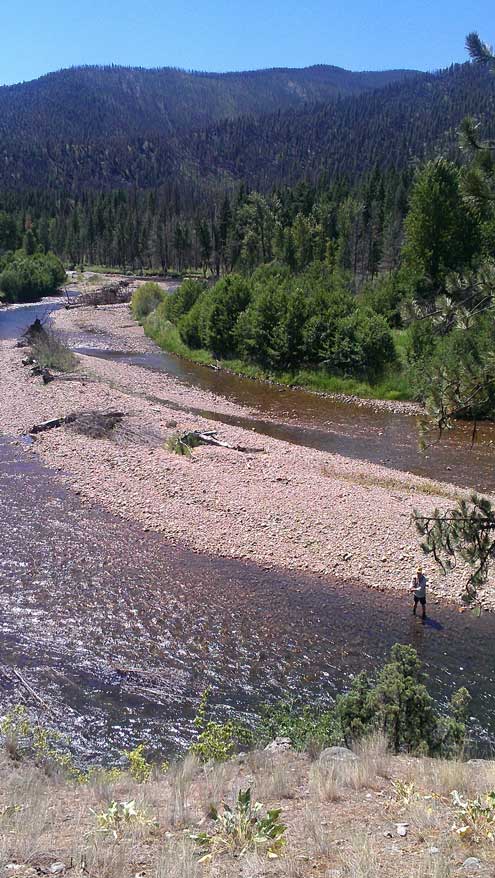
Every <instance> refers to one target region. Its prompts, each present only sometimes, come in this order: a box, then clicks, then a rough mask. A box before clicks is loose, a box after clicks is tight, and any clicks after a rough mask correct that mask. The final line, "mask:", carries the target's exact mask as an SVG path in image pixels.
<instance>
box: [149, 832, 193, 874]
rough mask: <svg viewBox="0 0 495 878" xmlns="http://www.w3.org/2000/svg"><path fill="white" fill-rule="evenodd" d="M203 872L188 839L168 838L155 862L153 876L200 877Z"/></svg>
mask: <svg viewBox="0 0 495 878" xmlns="http://www.w3.org/2000/svg"><path fill="white" fill-rule="evenodd" d="M202 874H203V870H202V867H201V865H200V864H199V863H198V858H197V856H196V855H195V850H194V845H193V843H192V842H191V841H189V839H187V838H181V839H169V840H168V841H167V842H166V844H165V846H164V847H163V850H162V851H161V853H160V856H159V858H158V862H157V864H156V870H155V873H154V875H155V878H200V876H201V875H202Z"/></svg>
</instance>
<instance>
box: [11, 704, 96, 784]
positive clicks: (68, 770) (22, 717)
mask: <svg viewBox="0 0 495 878" xmlns="http://www.w3.org/2000/svg"><path fill="white" fill-rule="evenodd" d="M0 732H1V734H2V735H3V738H4V742H3V743H4V747H5V749H6V750H7V752H8V753H9V754H10V756H11V757H12V758H13V759H15V760H16V761H21V760H23V759H32V760H33V761H34V762H35V764H36V765H38V766H39V767H40V768H43V769H44V770H45V771H46V772H47V774H56V773H61V774H63V775H64V776H65V777H67V779H69V780H73V781H76V782H82V781H84V780H85V774H84V772H82V771H81V770H80V769H79V768H78V767H77V766H76V764H75V762H74V759H73V756H72V754H71V752H70V750H69V746H68V741H67V739H66V738H65V737H64V736H63V735H61V734H60V733H59V732H57V731H56V730H55V729H50V728H47V727H45V726H42V725H40V723H38V722H33V721H32V720H31V718H30V716H29V714H28V712H27V709H26V707H25V706H24V705H23V704H17V705H16V706H15V707H13V708H12V709H11V710H10V711H9V712H8V713H7V714H6V715H5V717H4V719H3V721H2V723H1V725H0Z"/></svg>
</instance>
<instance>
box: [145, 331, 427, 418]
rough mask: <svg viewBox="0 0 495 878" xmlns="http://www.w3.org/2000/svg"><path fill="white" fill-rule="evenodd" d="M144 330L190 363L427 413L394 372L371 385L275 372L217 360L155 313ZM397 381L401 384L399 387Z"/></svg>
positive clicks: (328, 395) (341, 398) (373, 405)
mask: <svg viewBox="0 0 495 878" xmlns="http://www.w3.org/2000/svg"><path fill="white" fill-rule="evenodd" d="M144 330H145V333H146V335H148V336H149V337H150V338H151V339H152V340H153V341H154V342H156V343H157V344H158V345H159V346H160V347H161V348H162V349H163V350H165V351H167V352H168V353H171V354H176V355H177V356H179V357H182V358H183V359H185V360H189V361H190V362H191V363H197V364H199V365H201V366H210V367H211V368H213V369H222V370H223V371H224V372H226V373H230V374H233V375H241V376H244V377H246V378H251V379H254V380H256V381H262V382H264V383H267V384H272V385H277V386H279V387H290V388H291V389H294V390H305V391H309V392H311V393H314V394H315V395H317V396H320V397H322V398H326V399H335V400H339V401H340V402H345V403H349V402H351V403H353V404H354V405H360V406H368V407H370V408H372V409H374V410H378V409H385V410H387V411H392V412H402V413H405V414H411V415H424V414H425V410H424V408H423V407H422V406H421V405H420V404H419V403H417V402H414V401H412V400H411V399H410V397H411V392H410V389H409V388H408V387H407V384H406V382H405V380H403V379H402V380H401V379H400V377H397V376H391V377H389V378H383V379H382V381H381V382H379V383H377V384H375V385H371V384H369V383H368V382H366V381H358V380H357V379H353V378H338V377H336V376H332V375H325V374H323V373H322V372H321V371H320V372H318V371H316V370H315V371H309V370H299V371H298V372H295V373H289V372H277V373H276V374H274V375H272V374H269V373H267V372H265V371H264V370H263V369H261V368H260V367H259V366H254V365H253V364H252V363H247V362H245V361H243V360H232V359H230V360H218V359H217V358H216V357H214V356H213V355H212V354H210V352H209V351H206V350H194V349H193V348H190V347H188V346H187V345H186V344H185V343H184V342H183V341H182V339H181V337H180V335H179V332H178V330H177V328H176V327H175V326H174V325H173V324H172V323H169V324H168V326H167V327H166V329H164V328H163V326H162V325H161V324H160V323H159V324H158V325H156V326H155V324H154V320H153V314H150V316H149V317H148V319H147V320H145V322H144ZM398 385H401V386H400V388H398Z"/></svg>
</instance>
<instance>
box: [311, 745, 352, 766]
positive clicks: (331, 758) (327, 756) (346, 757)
mask: <svg viewBox="0 0 495 878" xmlns="http://www.w3.org/2000/svg"><path fill="white" fill-rule="evenodd" d="M357 761H358V757H357V756H356V754H355V753H353V752H352V750H349V749H348V747H326V748H325V750H322V751H321V753H320V762H357Z"/></svg>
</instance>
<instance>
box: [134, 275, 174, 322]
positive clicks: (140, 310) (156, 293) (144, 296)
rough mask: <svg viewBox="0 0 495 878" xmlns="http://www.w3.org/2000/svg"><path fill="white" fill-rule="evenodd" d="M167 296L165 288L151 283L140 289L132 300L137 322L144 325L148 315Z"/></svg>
mask: <svg viewBox="0 0 495 878" xmlns="http://www.w3.org/2000/svg"><path fill="white" fill-rule="evenodd" d="M166 296H167V293H166V292H165V290H164V289H163V287H161V286H160V285H159V284H157V283H152V282H151V281H148V282H147V283H145V284H143V285H142V286H140V287H138V288H137V290H136V291H135V292H134V293H133V296H132V299H131V310H132V313H133V315H134V317H135V318H136V320H138V321H139V323H142V322H143V320H145V319H146V317H147V316H148V314H151V312H152V311H154V310H155V308H157V307H158V305H160V303H161V302H163V301H164V300H165V297H166Z"/></svg>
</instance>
